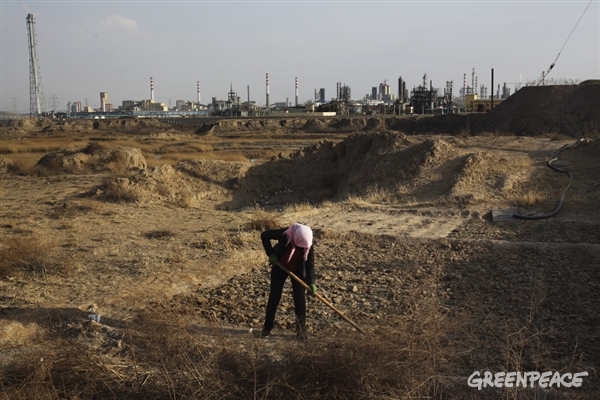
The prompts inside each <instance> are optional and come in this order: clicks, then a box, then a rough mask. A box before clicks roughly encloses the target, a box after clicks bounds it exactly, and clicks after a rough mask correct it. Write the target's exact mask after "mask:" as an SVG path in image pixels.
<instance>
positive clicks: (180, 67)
mask: <svg viewBox="0 0 600 400" xmlns="http://www.w3.org/2000/svg"><path fill="white" fill-rule="evenodd" d="M589 3H590V1H589V0H583V1H579V0H569V1H502V0H498V1H494V0H490V1H442V0H438V1H427V0H425V1H369V2H366V1H302V0H298V1H252V0H250V1H168V2H167V1H126V2H116V1H93V0H90V1H60V0H59V1H28V2H26V3H25V4H23V2H22V1H18V2H17V1H10V0H9V1H4V0H3V1H2V2H1V3H0V14H1V15H0V18H1V21H0V22H1V28H0V35H1V36H0V41H1V46H0V48H1V50H0V52H1V54H0V64H1V65H0V86H1V89H0V90H1V104H0V110H1V111H8V112H10V111H12V110H13V108H14V105H15V104H16V106H17V112H19V113H28V112H29V54H28V48H27V28H26V23H25V19H26V16H27V14H28V13H29V12H31V13H32V14H33V15H34V17H35V19H36V33H37V44H38V59H39V63H40V68H41V76H42V83H43V87H44V93H45V97H46V104H47V105H48V107H50V104H51V97H52V96H55V98H56V99H57V102H58V106H59V107H58V108H59V109H60V110H64V109H65V108H66V104H67V102H69V101H70V102H73V101H78V100H79V101H81V102H82V103H84V102H85V100H86V99H87V101H88V105H89V106H91V107H94V108H97V107H98V106H99V103H100V99H99V94H100V92H108V96H109V102H110V103H112V104H113V107H114V108H115V109H116V108H117V107H118V106H119V105H121V102H122V101H123V100H142V99H149V98H150V82H149V81H150V77H153V79H154V87H155V99H156V101H157V102H163V103H167V104H169V101H171V103H172V105H173V106H174V105H175V101H176V100H185V101H196V82H197V81H200V86H201V95H202V103H205V104H206V103H208V102H210V100H211V98H212V97H217V98H219V99H226V98H227V92H228V91H229V86H230V83H231V84H232V85H233V90H234V91H235V92H237V93H238V96H240V97H241V99H242V100H243V101H245V100H246V99H247V86H250V99H251V100H253V101H256V102H257V103H258V104H261V105H262V104H264V103H265V73H269V80H270V100H271V101H270V102H271V103H274V102H281V101H285V99H286V97H289V99H290V101H292V102H293V99H294V78H295V77H298V81H299V101H300V102H301V103H304V102H305V101H307V100H309V99H312V98H313V95H314V90H315V89H317V90H318V89H319V88H325V91H326V98H328V99H329V98H331V97H334V96H335V89H336V82H342V83H343V84H346V85H348V86H350V87H351V89H352V98H353V99H361V98H362V97H363V96H365V95H366V94H367V93H370V92H371V87H374V86H378V85H379V84H380V83H381V82H383V81H384V79H387V83H388V84H389V85H390V86H391V89H392V93H394V94H397V81H398V77H399V76H402V78H403V79H404V80H405V81H406V87H407V89H409V91H410V89H412V88H413V87H414V86H417V85H420V84H421V83H422V81H423V75H424V74H427V76H428V81H429V80H431V81H433V86H434V87H439V88H443V87H445V85H446V81H450V80H452V81H454V90H455V92H454V93H455V95H458V93H459V89H460V88H461V87H462V85H463V74H465V73H466V74H467V85H469V86H470V85H471V71H472V69H473V68H475V72H476V75H477V77H478V86H480V85H482V84H483V85H486V86H487V87H488V90H489V86H490V71H491V69H492V68H494V73H495V77H494V83H495V86H497V85H498V84H503V83H504V82H506V83H507V85H508V86H509V88H511V91H513V90H514V86H515V84H518V83H519V82H522V84H525V83H526V82H528V81H534V80H537V79H539V78H540V76H541V73H542V71H546V70H547V69H548V67H549V66H550V65H551V64H552V63H553V62H554V60H555V59H556V57H557V55H558V54H559V51H560V50H561V48H562V46H563V45H564V44H565V41H566V40H567V38H568V37H569V34H570V33H571V32H572V31H573V28H574V27H575V24H576V23H577V21H578V20H579V18H580V17H581V16H582V13H583V12H584V10H585V9H586V7H587V6H588V5H589V8H588V9H587V12H586V13H585V15H584V16H583V17H582V18H581V20H580V22H579V24H578V25H577V28H576V29H575V30H574V31H573V33H572V35H571V37H570V38H569V41H568V42H567V43H566V46H565V47H564V49H563V50H562V52H561V54H560V57H559V58H558V60H557V62H556V65H555V67H554V68H553V69H552V71H551V73H550V74H549V76H548V79H569V80H580V81H583V80H587V79H599V78H600V4H599V3H600V1H598V0H593V1H592V4H589ZM28 9H29V10H28ZM488 93H489V91H488Z"/></svg>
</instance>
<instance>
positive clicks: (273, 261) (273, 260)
mask: <svg viewBox="0 0 600 400" xmlns="http://www.w3.org/2000/svg"><path fill="white" fill-rule="evenodd" d="M277 261H278V260H277V254H275V253H273V254H271V255H270V256H269V264H271V265H277Z"/></svg>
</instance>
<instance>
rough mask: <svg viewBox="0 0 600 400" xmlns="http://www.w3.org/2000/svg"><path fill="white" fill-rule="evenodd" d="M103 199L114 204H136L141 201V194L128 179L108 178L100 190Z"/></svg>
mask: <svg viewBox="0 0 600 400" xmlns="http://www.w3.org/2000/svg"><path fill="white" fill-rule="evenodd" d="M99 190H100V191H101V195H102V198H103V199H104V200H107V201H110V202H113V203H121V202H125V203H135V202H138V201H140V200H141V193H140V190H139V189H138V188H136V187H135V186H133V185H132V184H131V183H130V182H129V179H127V178H112V177H111V178H107V179H105V181H104V183H103V184H102V185H101V187H100V189H99Z"/></svg>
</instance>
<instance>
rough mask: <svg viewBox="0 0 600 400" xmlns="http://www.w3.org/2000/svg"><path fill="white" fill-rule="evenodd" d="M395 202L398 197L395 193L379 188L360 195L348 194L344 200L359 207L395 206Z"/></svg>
mask: <svg viewBox="0 0 600 400" xmlns="http://www.w3.org/2000/svg"><path fill="white" fill-rule="evenodd" d="M397 201H398V196H397V195H396V194H395V193H393V192H391V191H389V190H386V189H383V188H380V187H375V188H371V189H368V190H367V191H366V193H364V194H362V195H356V194H349V195H348V196H346V199H345V202H346V203H349V204H351V205H353V206H359V207H360V206H367V205H371V204H395V203H397Z"/></svg>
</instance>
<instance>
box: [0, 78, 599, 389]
mask: <svg viewBox="0 0 600 400" xmlns="http://www.w3.org/2000/svg"><path fill="white" fill-rule="evenodd" d="M573 90H575V89H573ZM586 90H589V89H586ZM569 93H570V92H569ZM590 96H591V95H590ZM593 96H596V92H593ZM517 100H518V99H517ZM527 101H528V102H530V101H531V99H529V98H527ZM528 104H529V103H528ZM598 105H600V102H599V103H597V105H596V107H597V106H598ZM517 106H518V103H517ZM592 106H593V105H592ZM596 109H597V108H596ZM500 111H502V112H503V113H507V112H508V111H507V110H506V109H504V110H500ZM583 114H585V113H584V112H582V115H583ZM586 115H587V114H586ZM490 117H493V115H492V114H491V113H490ZM432 118H434V117H431V118H430V119H429V122H428V123H429V124H430V126H435V127H437V126H438V124H439V122H438V121H437V120H434V119H432ZM536 118H539V117H536ZM334 123H337V124H338V128H339V129H338V130H334V128H333V127H334ZM483 123H484V122H481V124H483ZM103 124H104V125H103ZM340 124H341V125H343V127H340ZM347 124H350V125H352V124H354V128H351V129H348V130H347V131H346V129H347V127H346V125H347ZM393 124H399V122H393V121H386V120H377V121H376V122H369V120H368V119H365V120H364V121H363V120H354V122H352V121H350V122H348V123H346V122H344V123H342V122H340V121H339V120H338V121H337V122H331V121H329V120H322V121H321V120H312V121H298V120H292V121H287V122H285V123H283V122H279V121H274V120H267V121H254V122H253V124H250V125H249V124H248V123H247V122H244V121H242V122H236V121H221V122H219V123H217V124H215V125H211V126H207V127H201V128H200V129H199V130H197V132H196V130H195V129H189V128H183V130H182V129H180V130H177V129H173V128H172V127H170V126H168V125H164V124H161V123H159V122H158V121H152V120H147V121H146V120H127V121H123V122H122V123H121V122H118V123H114V122H112V121H111V122H105V121H102V122H101V123H100V124H99V125H96V126H94V125H93V122H91V121H90V122H81V123H71V122H68V123H62V124H61V123H55V122H49V121H45V122H42V123H38V124H37V126H36V124H35V123H30V122H24V123H21V124H20V126H16V127H15V126H13V127H8V128H3V131H2V132H1V133H2V135H3V136H2V146H1V150H2V153H3V154H2V155H1V157H0V158H1V160H0V173H1V175H0V177H1V178H0V179H1V180H0V183H1V186H0V191H1V192H0V204H1V207H0V222H1V224H0V231H1V233H2V236H1V237H2V244H1V245H0V246H1V247H0V252H1V254H0V256H1V257H2V259H1V260H0V278H1V280H0V350H1V352H2V355H1V356H0V368H1V370H2V374H0V376H3V378H0V382H1V385H0V393H2V396H3V398H8V399H13V398H14V399H21V398H81V399H84V398H332V399H333V398H335V399H341V398H425V397H427V398H552V399H554V398H556V399H563V398H564V399H579V398H589V399H592V398H598V397H599V396H600V384H599V380H598V379H599V376H598V368H600V364H599V362H598V360H600V341H599V340H600V339H599V335H598V332H599V324H600V306H599V293H600V208H599V207H598V204H600V141H599V140H596V139H594V138H593V137H594V136H596V137H597V136H598V132H597V131H594V130H593V129H596V128H593V127H592V128H590V126H591V124H592V122H589V124H588V125H585V126H582V129H583V128H585V129H586V130H587V131H586V132H591V133H592V135H591V136H592V138H589V139H585V140H580V139H581V138H580V137H569V136H567V134H568V132H555V131H553V132H549V134H547V135H536V136H514V135H512V134H511V133H514V132H511V131H510V130H508V128H507V130H506V132H504V133H501V132H496V133H494V134H479V135H472V134H471V133H470V132H465V131H463V132H462V133H458V132H452V131H451V129H449V131H450V132H448V134H424V133H421V132H422V131H424V130H427V129H426V128H419V129H416V130H415V131H416V132H417V133H415V132H414V131H413V132H410V131H401V130H396V129H393V127H390V126H391V125H393ZM521 126H522V124H521V125H519V127H521ZM325 127H327V128H325ZM357 127H358V128H357ZM342 128H343V129H342ZM571 128H572V126H571V127H570V128H569V129H571ZM185 129H188V130H185ZM301 129H303V130H301ZM311 129H313V130H314V131H313V132H310V130H311ZM436 129H437V128H436ZM519 129H521V128H519ZM590 129H592V130H591V131H590ZM571 130H572V129H571ZM580 131H581V130H580ZM566 145H573V146H572V147H570V148H569V149H567V150H565V151H563V152H562V153H560V155H559V161H558V162H557V163H556V164H555V165H559V166H560V167H561V168H564V169H567V170H569V171H570V172H572V174H573V177H574V179H573V183H572V185H571V187H570V188H569V190H568V191H567V194H566V197H565V202H564V206H563V209H562V210H561V212H560V213H559V214H558V215H557V216H555V217H552V218H549V219H541V220H534V221H529V220H513V221H508V222H493V221H492V218H491V211H492V210H498V209H508V208H513V207H514V208H516V209H517V212H519V213H522V214H524V215H541V214H544V213H548V212H551V211H553V210H554V208H555V207H556V204H557V202H558V198H559V197H560V195H561V193H562V190H563V188H564V187H565V186H566V184H567V183H568V179H567V176H566V175H565V174H560V173H557V172H555V171H553V170H551V169H550V168H548V166H547V165H546V162H547V161H548V160H549V159H551V158H552V157H553V154H554V153H555V152H556V151H557V150H559V149H561V148H562V147H563V146H566ZM295 221H298V222H302V223H305V224H308V225H309V226H311V227H312V228H313V230H314V231H315V237H316V245H315V246H316V247H315V250H316V256H317V265H316V268H317V285H318V287H319V290H320V292H321V293H322V294H323V295H324V296H325V297H326V298H328V299H330V300H331V301H332V302H333V304H335V306H336V307H338V308H339V309H340V310H341V311H343V312H344V313H345V314H346V315H348V316H349V317H350V318H351V319H352V320H354V321H355V322H356V323H357V324H359V325H360V326H361V327H363V329H364V330H365V331H366V332H367V335H366V336H364V335H361V334H360V333H358V332H356V331H354V330H353V329H352V328H351V327H350V326H349V325H348V324H347V323H345V322H344V321H343V320H342V319H340V318H339V317H337V316H336V315H335V314H334V313H333V312H332V311H331V310H330V309H329V308H327V307H325V306H324V305H323V304H321V303H320V302H318V301H316V300H314V299H312V298H311V299H309V330H310V337H309V341H308V342H306V343H298V342H296V341H295V340H294V339H295V336H294V333H293V332H294V331H293V325H294V321H293V304H292V302H291V296H290V295H289V294H288V293H287V292H286V293H284V298H283V300H282V304H281V305H280V308H279V311H278V317H277V322H278V325H277V328H276V329H275V331H274V335H273V337H271V338H269V339H257V338H255V337H254V336H255V333H254V332H253V331H256V330H259V329H260V327H261V324H262V318H263V314H264V307H265V303H266V296H267V295H268V283H269V276H268V270H269V267H268V266H267V264H266V255H265V254H264V251H263V250H262V247H261V245H260V240H259V236H260V232H261V230H262V229H264V228H266V227H269V226H273V225H275V226H285V225H287V224H289V223H292V222H295ZM90 315H92V316H93V315H100V321H99V322H96V321H93V320H92V319H90ZM485 370H490V371H494V372H501V371H504V372H510V371H523V372H525V371H539V372H544V371H559V372H560V373H561V374H564V373H578V372H584V371H585V372H588V374H589V375H588V376H587V377H585V378H584V380H583V385H582V386H581V387H580V388H565V387H564V386H563V387H556V386H554V387H552V388H541V387H539V386H534V387H533V388H531V387H530V388H527V389H522V388H520V389H516V388H507V387H504V388H497V389H494V388H488V389H485V390H482V391H478V390H477V389H476V388H471V387H469V386H468V385H467V378H468V377H469V376H470V375H471V373H473V372H474V371H485Z"/></svg>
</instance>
